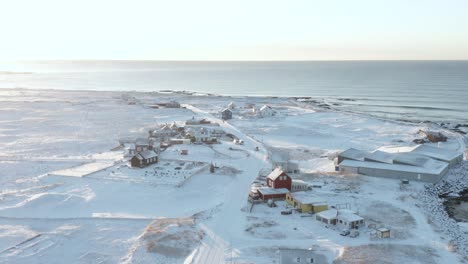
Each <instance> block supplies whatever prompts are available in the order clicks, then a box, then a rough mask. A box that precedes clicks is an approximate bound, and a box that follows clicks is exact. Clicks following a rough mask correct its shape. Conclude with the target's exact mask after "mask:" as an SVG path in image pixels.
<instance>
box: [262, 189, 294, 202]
mask: <svg viewBox="0 0 468 264" xmlns="http://www.w3.org/2000/svg"><path fill="white" fill-rule="evenodd" d="M257 192H258V195H259V197H260V199H262V200H264V201H268V200H270V199H272V200H284V199H285V198H286V194H288V193H289V190H288V189H286V188H278V189H273V188H270V187H260V188H258V189H257Z"/></svg>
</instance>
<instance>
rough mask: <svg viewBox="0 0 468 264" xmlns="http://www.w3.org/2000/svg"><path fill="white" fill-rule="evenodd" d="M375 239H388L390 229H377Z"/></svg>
mask: <svg viewBox="0 0 468 264" xmlns="http://www.w3.org/2000/svg"><path fill="white" fill-rule="evenodd" d="M377 237H378V238H389V237H390V229H388V228H379V229H377Z"/></svg>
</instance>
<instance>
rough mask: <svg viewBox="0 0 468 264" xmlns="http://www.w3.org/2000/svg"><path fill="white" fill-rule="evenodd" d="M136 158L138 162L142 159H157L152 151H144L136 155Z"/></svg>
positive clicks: (156, 155)
mask: <svg viewBox="0 0 468 264" xmlns="http://www.w3.org/2000/svg"><path fill="white" fill-rule="evenodd" d="M136 157H137V158H138V159H139V160H142V159H151V158H156V157H158V154H156V152H154V151H152V150H146V151H142V152H140V153H138V154H137V155H136Z"/></svg>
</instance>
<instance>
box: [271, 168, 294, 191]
mask: <svg viewBox="0 0 468 264" xmlns="http://www.w3.org/2000/svg"><path fill="white" fill-rule="evenodd" d="M266 181H267V182H266V184H267V186H268V187H270V188H273V189H279V188H286V189H288V190H289V191H291V187H292V179H291V177H289V176H288V174H286V173H285V172H284V171H283V170H282V169H280V168H276V169H274V170H273V171H272V172H271V173H270V174H268V176H267V178H266Z"/></svg>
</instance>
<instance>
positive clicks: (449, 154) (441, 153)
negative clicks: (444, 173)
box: [412, 144, 463, 162]
mask: <svg viewBox="0 0 468 264" xmlns="http://www.w3.org/2000/svg"><path fill="white" fill-rule="evenodd" d="M412 153H417V154H420V155H423V156H427V157H431V158H434V159H438V160H443V161H447V162H451V161H452V160H454V159H456V158H458V157H460V155H463V153H461V152H457V151H454V150H449V149H444V148H436V147H431V146H428V145H425V144H424V145H419V146H418V147H417V148H415V149H414V150H413V151H412Z"/></svg>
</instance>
